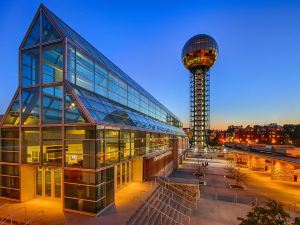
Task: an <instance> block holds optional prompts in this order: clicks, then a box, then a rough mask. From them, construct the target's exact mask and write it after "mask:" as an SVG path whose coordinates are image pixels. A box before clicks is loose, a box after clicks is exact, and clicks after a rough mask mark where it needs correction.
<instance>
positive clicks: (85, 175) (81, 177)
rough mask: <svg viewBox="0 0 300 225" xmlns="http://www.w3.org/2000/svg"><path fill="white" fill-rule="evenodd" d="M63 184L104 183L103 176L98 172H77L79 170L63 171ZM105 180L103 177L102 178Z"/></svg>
mask: <svg viewBox="0 0 300 225" xmlns="http://www.w3.org/2000/svg"><path fill="white" fill-rule="evenodd" d="M64 176H65V180H64V181H65V182H67V183H78V184H98V183H99V184H100V183H102V182H104V180H103V176H102V175H101V173H100V172H97V176H96V173H95V172H88V171H79V170H65V174H64ZM104 178H105V177H104Z"/></svg>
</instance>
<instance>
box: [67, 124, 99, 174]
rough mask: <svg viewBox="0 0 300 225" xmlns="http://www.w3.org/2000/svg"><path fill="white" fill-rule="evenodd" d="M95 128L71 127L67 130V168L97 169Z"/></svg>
mask: <svg viewBox="0 0 300 225" xmlns="http://www.w3.org/2000/svg"><path fill="white" fill-rule="evenodd" d="M94 128H95V127H82V128H80V127H69V128H67V129H66V142H65V143H66V157H65V158H66V166H70V167H84V168H95V167H96V152H95V150H96V140H89V139H91V138H95V135H96V134H95V129H94Z"/></svg>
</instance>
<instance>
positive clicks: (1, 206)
mask: <svg viewBox="0 0 300 225" xmlns="http://www.w3.org/2000/svg"><path fill="white" fill-rule="evenodd" d="M7 205H8V203H5V204H3V205H0V209H1V208H3V207H5V206H7Z"/></svg>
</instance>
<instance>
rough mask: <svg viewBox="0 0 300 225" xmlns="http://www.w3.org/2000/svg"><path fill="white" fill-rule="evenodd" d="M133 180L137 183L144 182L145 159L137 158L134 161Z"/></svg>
mask: <svg viewBox="0 0 300 225" xmlns="http://www.w3.org/2000/svg"><path fill="white" fill-rule="evenodd" d="M132 170H133V171H132V180H133V181H135V182H142V181H143V179H144V178H143V158H142V157H141V158H137V159H135V160H133V161H132Z"/></svg>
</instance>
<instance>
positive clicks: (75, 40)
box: [42, 5, 179, 120]
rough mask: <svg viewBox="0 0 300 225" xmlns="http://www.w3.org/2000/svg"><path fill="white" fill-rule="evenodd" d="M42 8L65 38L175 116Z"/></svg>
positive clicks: (58, 19)
mask: <svg viewBox="0 0 300 225" xmlns="http://www.w3.org/2000/svg"><path fill="white" fill-rule="evenodd" d="M42 8H43V10H44V11H45V13H46V15H47V16H48V17H49V18H50V19H51V22H53V23H54V24H55V26H56V27H57V29H59V30H60V32H61V33H62V35H64V36H65V37H67V39H68V40H69V41H71V42H73V43H74V44H75V45H77V46H78V47H79V48H81V49H83V50H85V51H86V52H87V53H89V54H90V55H91V56H93V57H94V58H95V59H96V60H97V61H99V62H101V63H102V64H104V65H105V66H107V67H108V68H109V69H110V70H112V71H113V72H114V73H115V74H116V75H118V76H119V77H120V78H121V79H123V80H125V81H126V82H128V84H130V85H131V86H132V87H134V88H136V89H137V90H139V92H140V93H142V94H143V95H144V96H146V97H147V98H149V99H151V101H153V102H154V103H155V104H157V105H158V106H159V107H161V108H162V109H164V110H165V111H166V112H168V113H169V114H170V115H171V116H172V117H174V118H176V119H177V120H179V119H178V117H177V116H175V115H174V114H173V113H172V112H170V111H169V110H168V109H167V108H166V107H165V106H164V105H162V104H161V103H160V102H159V101H158V100H157V99H155V98H154V97H153V96H152V95H151V94H149V93H148V92H147V91H146V90H145V89H143V88H142V87H141V86H140V85H139V84H137V83H136V82H135V81H134V80H133V79H131V78H130V77H129V76H128V75H127V74H126V73H124V72H123V71H122V70H121V69H120V68H118V67H117V66H116V65H115V64H114V63H112V62H111V61H110V60H109V59H108V58H106V57H105V56H104V55H103V54H102V53H101V52H99V51H98V50H97V49H96V48H95V47H94V46H92V45H91V44H90V43H89V42H88V41H86V40H85V39H84V38H83V37H81V36H80V35H79V34H78V33H77V32H76V31H74V30H73V29H72V28H71V27H69V26H68V25H67V24H66V23H64V22H63V21H62V20H61V19H60V18H58V17H57V16H56V15H55V14H54V13H53V12H51V11H50V10H49V9H48V8H46V7H45V6H43V5H42Z"/></svg>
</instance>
